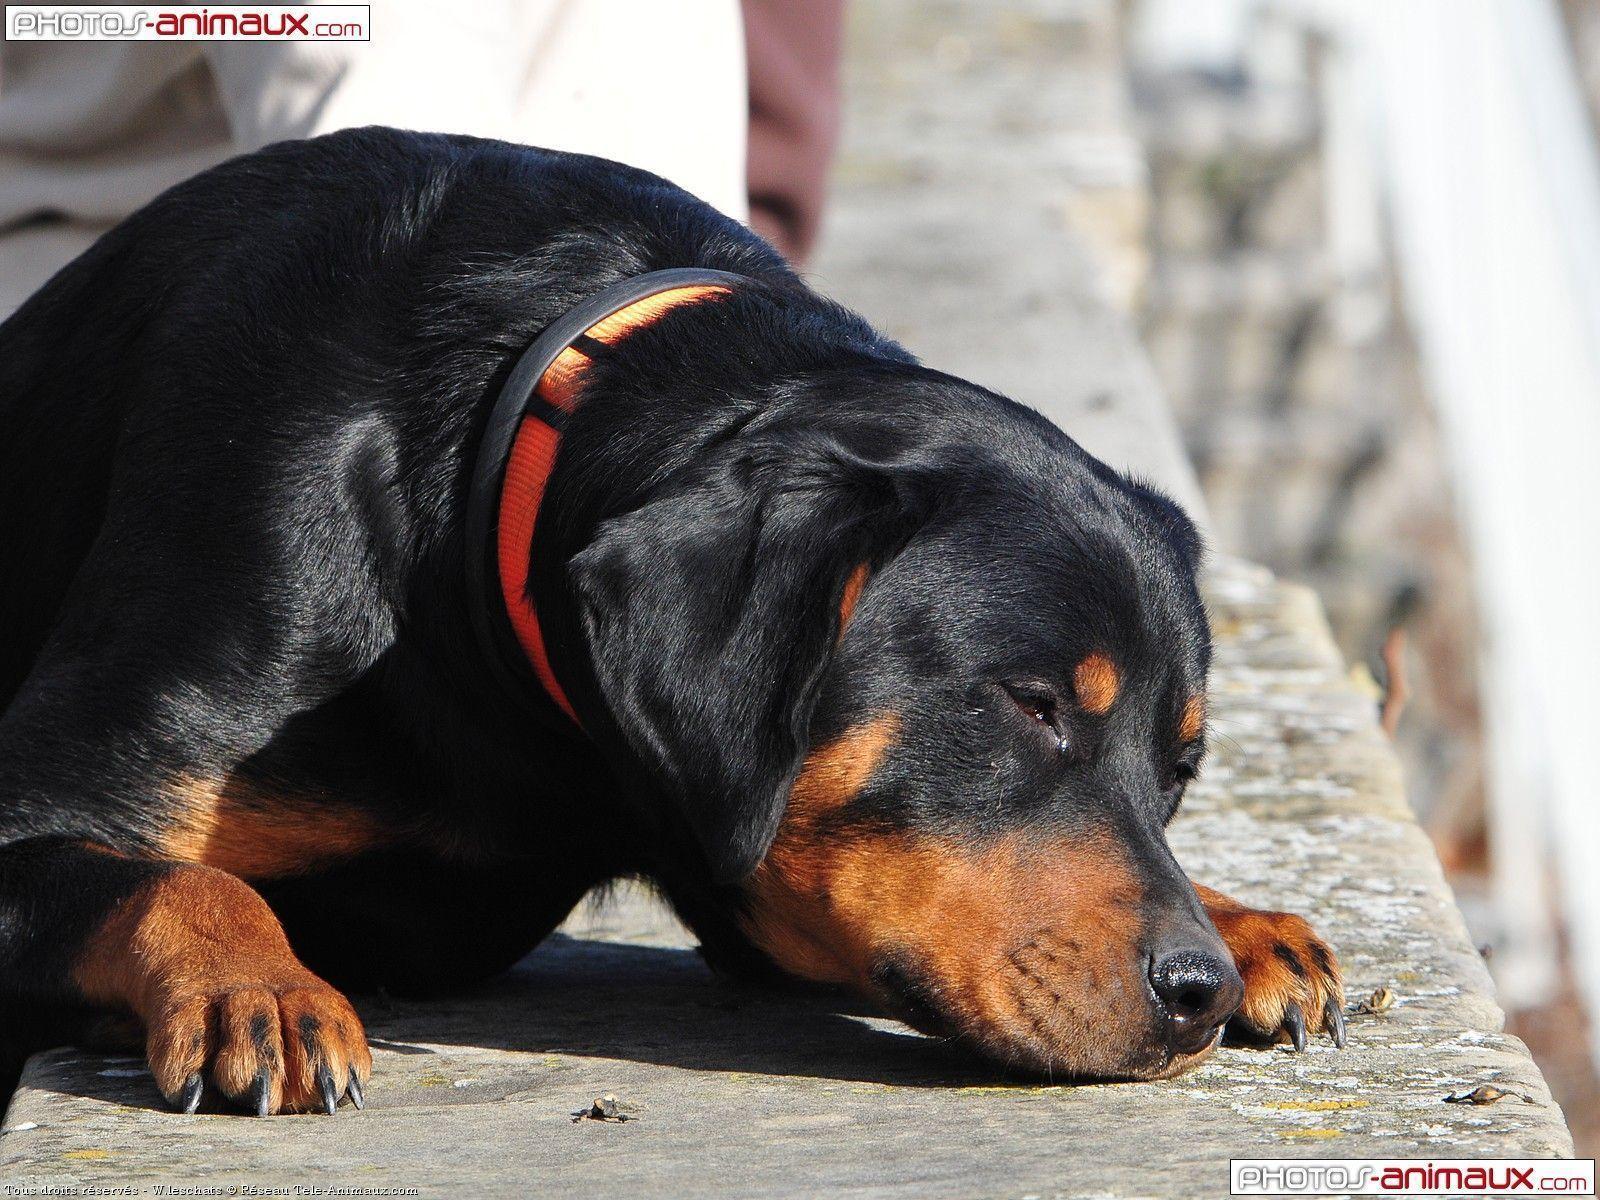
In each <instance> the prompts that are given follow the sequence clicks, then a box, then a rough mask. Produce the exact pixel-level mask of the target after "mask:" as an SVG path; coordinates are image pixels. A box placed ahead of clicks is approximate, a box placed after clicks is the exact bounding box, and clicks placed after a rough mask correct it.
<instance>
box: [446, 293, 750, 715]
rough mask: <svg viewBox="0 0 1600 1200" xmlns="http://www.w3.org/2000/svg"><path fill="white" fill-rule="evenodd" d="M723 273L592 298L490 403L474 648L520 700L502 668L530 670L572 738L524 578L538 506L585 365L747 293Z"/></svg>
mask: <svg viewBox="0 0 1600 1200" xmlns="http://www.w3.org/2000/svg"><path fill="white" fill-rule="evenodd" d="M748 282H749V280H747V279H746V278H745V277H744V276H742V275H733V274H730V273H728V272H726V271H711V270H699V269H693V268H686V269H681V270H671V271H652V272H650V273H649V274H647V275H640V276H638V277H636V278H634V279H629V280H625V281H624V282H622V283H620V284H617V285H615V286H613V287H609V288H606V289H605V290H603V291H601V292H598V293H596V294H595V295H594V296H591V297H590V298H589V299H588V300H585V301H584V302H583V303H581V304H579V305H578V306H576V307H575V308H573V309H571V310H569V311H568V312H567V313H565V314H564V315H563V316H561V317H559V318H557V319H556V320H555V321H553V322H552V323H551V324H550V325H549V326H548V327H547V328H546V329H545V331H544V332H543V333H541V334H540V335H539V336H538V337H537V338H536V339H534V342H533V344H532V345H531V346H529V347H528V349H527V350H526V351H524V352H523V354H522V357H521V358H519V359H518V360H517V364H516V366H515V367H513V368H512V370H511V374H510V375H509V376H508V377H507V379H506V384H505V387H504V388H502V389H501V391H500V396H499V398H498V399H497V400H496V401H495V405H494V409H493V410H492V412H491V414H490V417H489V422H488V425H487V426H486V427H485V429H484V434H483V441H482V442H481V443H480V445H479V447H478V459H477V463H476V465H475V468H474V470H473V476H472V492H471V496H470V498H469V500H468V506H467V555H466V558H467V586H468V589H469V591H468V597H469V599H468V603H469V606H470V608H471V611H472V620H473V626H474V628H475V629H476V630H477V633H478V640H479V642H480V644H481V645H482V646H483V647H484V649H485V650H486V651H487V652H488V654H489V657H490V661H491V662H493V663H494V664H495V667H496V670H497V671H498V672H499V673H500V675H501V676H502V677H503V679H504V681H505V682H506V683H507V684H508V685H509V686H511V687H512V688H514V689H516V690H517V692H518V694H519V695H522V694H525V691H526V681H525V678H524V679H523V680H522V681H521V682H519V681H518V679H517V678H516V677H517V675H518V671H517V670H516V669H514V668H513V667H512V666H511V663H510V662H509V661H508V659H510V658H513V657H515V658H520V659H521V660H522V661H523V662H525V663H526V664H527V665H528V666H529V667H531V668H532V670H533V674H534V676H535V678H536V679H537V680H538V682H539V686H540V687H541V688H542V689H543V690H544V693H545V695H546V696H548V697H549V698H550V700H551V701H552V702H553V703H554V704H555V706H556V707H557V708H559V709H560V710H561V711H562V712H563V713H565V714H566V715H567V717H568V719H569V720H571V721H572V723H573V724H574V725H576V726H577V727H578V728H579V729H580V730H581V729H582V728H583V726H582V723H581V722H580V721H579V720H578V714H577V712H576V710H574V708H573V707H572V702H571V701H570V700H568V699H567V694H566V692H565V691H564V690H563V689H562V687H561V683H560V681H559V680H557V679H556V675H555V671H554V670H553V669H552V667H551V666H550V656H549V653H548V652H547V650H546V648H545V641H544V632H543V630H542V629H541V628H540V625H539V613H538V610H537V608H536V607H535V605H534V603H533V599H532V597H531V596H530V595H529V592H528V571H529V567H530V556H531V552H532V548H533V534H534V530H535V529H536V528H537V526H538V522H539V506H540V503H541V502H542V501H543V499H544V493H545V487H546V486H547V485H548V484H549V482H550V475H551V472H552V471H554V470H555V465H556V455H557V454H558V453H559V451H560V449H561V433H562V430H563V428H564V427H565V425H566V423H567V419H568V418H569V417H570V416H571V414H572V413H573V412H574V411H575V410H576V409H577V406H578V401H579V399H580V397H581V395H582V391H583V379H584V375H585V373H586V372H587V370H588V367H589V365H590V364H591V363H592V362H593V361H594V360H595V359H596V358H598V357H600V356H601V355H603V354H605V353H606V351H607V349H608V348H609V347H611V346H614V345H616V344H617V343H618V342H620V341H622V340H623V339H624V338H626V337H627V336H628V335H629V334H632V333H635V332H637V331H638V330H640V329H643V328H645V327H646V326H647V325H651V324H653V323H654V322H656V321H657V320H659V319H660V318H661V317H662V316H664V315H665V314H666V313H668V312H670V311H672V310H673V309H674V308H677V307H679V306H680V305H683V304H689V303H694V302H697V301H700V300H703V299H705V298H707V297H708V296H714V295H725V294H727V293H728V292H730V291H732V290H733V288H734V287H735V285H738V284H744V283H748Z"/></svg>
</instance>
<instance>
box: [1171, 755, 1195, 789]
mask: <svg viewBox="0 0 1600 1200" xmlns="http://www.w3.org/2000/svg"><path fill="white" fill-rule="evenodd" d="M1199 774H1200V769H1199V767H1197V766H1195V764H1194V763H1190V762H1181V763H1178V764H1176V765H1175V766H1174V767H1173V768H1172V774H1171V775H1169V776H1168V777H1167V791H1169V792H1177V791H1182V790H1183V789H1184V788H1186V787H1188V786H1189V785H1190V784H1191V783H1193V782H1194V780H1195V776H1197V775H1199Z"/></svg>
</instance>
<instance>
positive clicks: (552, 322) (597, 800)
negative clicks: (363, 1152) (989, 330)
mask: <svg viewBox="0 0 1600 1200" xmlns="http://www.w3.org/2000/svg"><path fill="white" fill-rule="evenodd" d="M0 513H3V514H4V522H5V525H4V529H5V532H4V535H3V537H0V704H3V706H4V718H3V721H0V842H3V848H0V1006H3V1010H4V1011H3V1014H0V1016H3V1022H0V1026H3V1028H4V1029H5V1030H6V1031H7V1032H8V1034H9V1035H10V1036H11V1037H12V1038H13V1039H15V1040H18V1041H19V1042H20V1043H22V1044H39V1043H41V1042H43V1041H47V1040H52V1039H73V1038H79V1037H84V1036H87V1034H86V1032H85V1031H86V1030H87V1029H88V1028H89V1027H91V1026H93V1025H95V1024H98V1023H101V1022H105V1021H107V1020H114V1019H120V1020H122V1021H124V1022H128V1021H129V1019H130V1018H132V1019H136V1021H137V1024H138V1027H139V1029H140V1030H141V1036H142V1038H143V1040H144V1046H145V1050H146V1054H147V1057H148V1060H149V1064H150V1068H151V1070H152V1072H153V1074H154V1078H155V1081H156V1083H157V1085H158V1086H159V1087H160V1089H161V1091H162V1093H163V1094H164V1095H165V1097H166V1098H167V1100H168V1101H169V1102H170V1103H172V1104H173V1105H175V1106H177V1107H178V1108H181V1109H184V1110H187V1111H193V1110H194V1109H195V1108H196V1106H197V1105H198V1104H199V1102H200V1100H201V1098H202V1094H203V1093H205V1092H207V1091H208V1090H214V1091H215V1092H216V1093H218V1094H219V1095H220V1096H221V1097H223V1098H225V1100H226V1102H228V1103H230V1104H232V1105H236V1106H238V1107H241V1108H243V1109H245V1110H247V1111H251V1112H255V1113H260V1114H267V1113H274V1112H283V1111H300V1110H326V1111H328V1112H332V1111H333V1110H334V1109H335V1108H336V1107H337V1106H338V1105H339V1104H340V1103H341V1102H342V1101H343V1100H344V1099H345V1098H346V1097H348V1099H349V1100H350V1101H352V1102H354V1103H355V1104H357V1105H359V1104H360V1103H361V1102H362V1089H363V1087H364V1086H365V1085H366V1082H367V1079H368V1075H369V1073H370V1071H371V1063H372V1059H371V1055H370V1054H369V1052H368V1048H367V1045H366V1042H365V1038H364V1035H363V1032H362V1027H361V1022H360V1020H359V1019H358V1017H357V1015H356V1012H355V1010H354V1009H353V1008H352V1007H351V1005H350V1004H349V1002H348V1001H347V1000H346V998H345V996H344V994H343V993H342V992H341V991H339V990H336V987H335V985H338V986H339V987H344V988H372V987H379V986H382V987H386V988H389V989H393V990H395V991H397V992H402V991H403V992H408V993H419V992H429V991H434V990H440V989H448V988H451V987H460V986H462V985H464V984H467V983H469V982H471V981H475V980H479V979H482V978H483V977H485V976H487V975H490V974H492V973H494V972H499V971H501V970H503V969H504V968H506V967H507V966H508V965H509V964H511V963H513V962H515V961H516V960H517V959H518V958H520V957H521V956H522V955H524V954H525V953H526V952H527V951H528V950H529V949H530V948H531V947H533V946H534V945H536V944H537V943H538V942H539V941H540V940H541V939H542V938H543V937H545V936H546V935H547V934H548V933H549V932H550V931H551V929H553V928H554V927H555V926H556V924H557V923H558V922H559V921H561V919H562V918H563V917H564V916H565V915H566V914H567V913H568V912H569V910H571V909H572V908H573V906H574V904H575V903H576V902H577V901H578V900H579V898H580V897H582V896H583V895H584V894H585V893H586V892H588V891H589V890H590V889H591V888H593V887H595V886H596V885H598V884H602V883H604V882H606V881H608V880H613V879H617V878H619V877H639V878H643V879H646V880H649V881H651V882H652V883H653V884H655V885H656V886H657V887H658V888H659V889H660V891H661V892H662V893H663V894H664V895H665V896H666V897H667V898H668V899H669V900H670V902H671V903H672V904H673V905H674V906H675V907H676V909H677V911H678V912H679V913H680V914H681V915H682V916H683V918H684V919H685V920H686V921H687V923H688V924H689V925H690V926H691V927H692V928H693V930H694V931H695V932H696V934H697V935H698V936H699V938H700V939H701V941H702V943H703V946H704V949H705V953H706V956H707V958H708V959H709V960H710V961H711V962H712V963H713V965H715V966H717V967H719V968H721V969H724V970H727V971H730V972H735V973H739V974H741V975H746V976H756V977H759V976H763V975H766V976H771V977H774V978H789V979H800V980H807V981H814V982H819V983H824V984H834V985H845V986H847V987H849V988H853V989H855V990H856V991H858V992H859V993H862V994H864V995H865V996H866V997H869V998H870V999H871V1001H873V1002H875V1003H877V1004H879V1005H881V1006H882V1007H883V1008H884V1009H885V1010H887V1011H888V1012H890V1013H892V1014H895V1015H898V1016H900V1017H903V1018H904V1019H905V1020H906V1021H908V1022H909V1023H911V1024H912V1025H914V1026H916V1027H918V1028H921V1029H923V1030H927V1031H931V1032H936V1033H939V1034H942V1035H947V1036H949V1037H951V1038H952V1039H953V1040H955V1041H958V1042H960V1043H963V1044H965V1045H968V1046H970V1047H972V1048H973V1049H974V1050H975V1051H977V1052H978V1053H979V1054H981V1055H984V1056H987V1057H988V1058H989V1059H991V1060H993V1061H995V1062H996V1063H999V1064H1009V1065H1010V1066H1011V1067H1013V1068H1022V1069H1036V1070H1038V1071H1041V1072H1043V1071H1049V1072H1051V1073H1052V1074H1053V1075H1054V1076H1055V1077H1056V1078H1062V1077H1068V1076H1071V1077H1082V1078H1121V1079H1150V1078H1156V1077H1161V1076H1168V1075H1172V1074H1175V1073H1177V1072H1180V1071H1182V1070H1184V1069H1186V1068H1188V1067H1190V1066H1192V1065H1193V1064H1195V1063H1197V1062H1199V1061H1200V1060H1201V1059H1202V1058H1203V1057H1204V1056H1205V1055H1206V1054H1207V1053H1208V1052H1209V1051H1210V1050H1211V1048H1212V1047H1213V1046H1215V1045H1216V1044H1217V1042H1218V1040H1219V1039H1220V1037H1221V1036H1222V1032H1223V1029H1224V1027H1225V1026H1227V1027H1229V1028H1231V1029H1233V1030H1237V1031H1242V1032H1243V1033H1245V1034H1247V1035H1251V1036H1254V1037H1256V1038H1260V1039H1265V1040H1268V1041H1273V1040H1280V1041H1281V1040H1292V1041H1294V1042H1295V1043H1296V1044H1297V1046H1300V1047H1303V1046H1304V1045H1305V1041H1306V1037H1307V1033H1308V1031H1310V1032H1317V1031H1326V1032H1327V1033H1328V1034H1329V1035H1330V1036H1331V1037H1332V1038H1333V1039H1334V1040H1335V1041H1336V1042H1339V1043H1341V1044H1342V1042H1343V1037H1344V1033H1343V1025H1342V1021H1341V1017H1340V1004H1341V991H1340V981H1339V973H1338V968H1337V965H1336V962H1335V959H1334V956H1333V954H1332V953H1331V951H1330V950H1329V948H1328V946H1327V945H1325V944H1324V943H1323V941H1321V940H1320V939H1319V938H1318V937H1317V936H1316V935H1315V934H1314V933H1313V932H1312V930H1311V929H1310V928H1309V927H1308V926H1307V924H1306V923H1305V922H1304V921H1303V920H1301V919H1300V918H1299V917H1296V916H1291V915H1287V914H1283V913H1275V912H1262V911H1255V910H1252V909H1249V908H1247V907H1245V906H1243V905H1241V904H1238V903H1235V902H1233V901H1231V900H1229V899H1227V898H1226V897H1224V896H1221V895H1218V894H1217V893H1215V892H1212V891H1210V890H1209V889H1207V888H1204V887H1196V886H1194V885H1192V884H1191V883H1190V882H1189V880H1188V879H1187V878H1186V877H1185V875H1184V873H1183V872H1182V870H1180V868H1179V867H1178V864H1177V863H1176V862H1175V861H1174V859H1173V856H1172V854H1171V852H1170V851H1169V850H1168V847H1167V844H1166V840H1165V835H1164V827H1165V826H1166V824H1167V823H1168V821H1170V819H1171V818H1172V815H1173V813H1174V811H1175V810H1176V809H1177V807H1178V804H1179V802H1180V801H1181V799H1182V797H1183V793H1184V787H1185V785H1186V784H1187V783H1188V782H1189V781H1190V780H1191V779H1193V778H1194V775H1195V772H1196V771H1197V770H1198V769H1199V766H1200V761H1201V756H1202V753H1203V750H1204V745H1205V736H1206V698H1205V697H1206V675H1207V666H1208V660H1209V657H1210V642H1209V631H1208V627H1207V623H1206V618H1205V614H1204V611H1203V609H1202V606H1201V601H1200V598H1199V596H1198V594H1197V592H1196V586H1195V574H1196V566H1197V562H1198V560H1199V558H1200V553H1201V547H1200V541H1199V538H1198V537H1197V535H1196V531H1195V528H1194V526H1193V525H1192V524H1191V522H1190V521H1189V520H1188V518H1187V517H1186V516H1185V515H1184V513H1183V512H1182V511H1181V510H1180V509H1179V508H1178V507H1177V506H1176V505H1175V504H1174V503H1173V502H1172V501H1171V500H1169V499H1167V498H1166V497H1164V496H1163V495H1161V494H1160V493H1158V492H1157V491H1155V490H1154V489H1152V488H1150V487H1148V486H1145V485H1144V484H1142V483H1139V482H1137V481H1135V480H1133V479H1130V478H1128V477H1126V476H1124V475H1122V474H1119V473H1118V472H1116V471H1114V470H1112V469H1110V468H1109V467H1107V466H1105V465H1104V464H1102V463H1100V462H1098V461H1096V460H1095V459H1094V458H1092V457H1090V456H1089V455H1088V454H1087V453H1085V452H1084V451H1083V450H1082V449H1081V448H1080V447H1079V446H1078V445H1077V444H1076V443H1075V442H1074V441H1073V440H1072V439H1071V438H1070V437H1068V436H1067V435H1066V434H1065V433H1063V432H1062V431H1061V430H1059V429H1058V428H1056V427H1055V426H1054V425H1052V424H1051V423H1050V422H1049V421H1047V420H1046V419H1044V418H1043V417H1042V416H1040V415H1039V414H1038V413H1036V412H1033V411H1031V410H1029V409H1027V408H1024V407H1022V406H1021V405H1018V404H1016V403H1013V402H1012V401H1009V400H1007V399H1005V398H1003V397H1001V396H997V395H995V394H993V393H991V392H988V391H985V390H984V389H983V388H981V387H977V386H975V385H973V384H970V383H966V382H963V381H962V380H959V379H955V378H951V377H950V376H948V375H943V374H940V373H939V372H937V371H933V370H929V369H927V368H924V367H922V366H920V365H918V363H917V362H916V361H915V360H914V359H913V358H912V357H911V356H910V355H909V354H908V353H907V352H906V351H905V350H903V349H901V348H900V347H899V346H898V345H895V344H894V343H893V342H891V341H888V340H886V339H885V338H883V337H882V336H880V335H879V334H877V333H875V332H874V331H873V330H872V328H871V327H870V326H868V325H867V324H866V323H865V322H864V321H862V320H861V319H860V318H858V317H857V316H855V315H853V314H851V313H850V312H847V311H845V310H844V309H842V308H840V307H839V306H837V305H835V304H833V303H830V302H829V301H827V300H825V299H822V298H820V297H819V296H817V295H816V294H814V293H813V292H812V291H810V290H809V289H808V288H807V287H806V286H805V284H803V283H802V282H801V280H800V279H799V278H798V277H797V276H796V275H795V274H794V273H793V272H792V271H791V270H790V269H789V267H788V266H787V265H786V264H785V263H784V262H783V260H782V259H781V258H780V257H779V256H778V255H777V253H776V252H774V251H773V250H772V249H771V248H770V247H768V246H767V245H766V244H765V243H764V242H762V241H761V240H760V239H759V238H758V237H756V236H754V235H753V234H751V233H750V232H749V231H748V230H747V229H745V228H743V227H742V226H740V225H739V224H738V223H737V222H735V221H732V220H730V219H728V218H726V217H723V216H722V215H720V214H718V213H717V212H715V211H713V210H712V209H711V208H709V207H708V206H706V205H705V204H702V203H700V202H699V201H697V200H695V199H694V198H693V197H691V196H689V195H687V194H686V193H684V192H683V191H681V190H679V189H677V188H675V187H673V186H671V185H670V184H668V183H666V182H665V181H663V180H661V179H659V178H656V177H654V176H652V175H649V174H646V173H643V172H640V171H636V170H632V169H630V168H627V167H623V166H619V165H617V164H615V163H611V162H606V161H602V160H599V159H594V158H587V157H582V156H577V155H571V154H557V153H550V152H546V151H542V150H536V149H529V148H527V147H523V146H515V145H509V144H505V143H501V142H495V141H485V140H479V139H475V138H469V137H454V136H442V135H440V136H435V135H419V134H414V133H405V132H398V131H394V130H386V129H364V130H356V131H347V132H342V133H337V134H332V135H329V136H326V137H321V138H317V139H314V140H311V141H304V142H294V143H284V144H281V145H276V146H272V147H268V148H267V149H265V150H262V151H260V152H259V153H255V154H250V155H246V156H244V157H241V158H237V159H234V160H232V161H230V162H228V163H225V164H223V165H221V166H219V167H217V168H215V169H213V170H210V171H207V172H206V173H204V174H202V175H200V176H198V177H196V178H194V179H192V180H190V181H188V182H186V183H184V184H182V185H181V186H179V187H176V188H174V189H172V190H171V191H169V192H167V193H166V194H164V195H163V196H161V197H159V198H158V199H157V200H155V201H154V202H153V203H151V204H150V205H149V206H148V207H146V208H145V209H143V210H142V211H140V212H138V213H136V214H135V215H134V216H132V217H130V218H129V219H128V220H126V221H125V222H123V223H122V224H121V225H119V226H118V227H117V228H115V229H113V230H111V231H110V232H109V233H107V234H106V235H105V236H104V237H102V238H101V239H100V240H99V241H98V242H97V243H96V244H95V245H94V246H93V247H92V248H91V249H90V250H89V251H87V252H86V253H85V254H84V255H82V256H81V257H80V258H78V259H77V260H76V261H74V262H72V263H70V264H69V265H68V266H66V267H65V268H63V269H62V270H61V272H60V273H59V274H57V275H56V276H55V277H54V278H53V279H52V280H51V281H50V282H49V283H47V284H46V285H45V286H44V287H43V288H42V289H41V290H40V291H39V292H38V293H37V294H36V295H35V296H34V297H33V298H32V299H31V300H29V302H28V303H27V304H26V305H24V306H23V308H22V309H21V310H19V311H18V312H17V313H16V314H15V315H14V316H12V317H11V318H10V319H9V320H8V321H7V322H6V323H5V324H4V325H3V326H0ZM325 981H327V982H325ZM119 1014H120V1017H119V1016H118V1015H119ZM797 1052H798V1051H797Z"/></svg>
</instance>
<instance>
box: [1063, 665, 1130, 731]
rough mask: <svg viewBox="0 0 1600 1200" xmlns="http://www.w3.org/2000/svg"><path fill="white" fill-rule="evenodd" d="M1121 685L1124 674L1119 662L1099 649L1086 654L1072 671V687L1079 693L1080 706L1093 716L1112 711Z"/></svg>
mask: <svg viewBox="0 0 1600 1200" xmlns="http://www.w3.org/2000/svg"><path fill="white" fill-rule="evenodd" d="M1121 686H1122V676H1121V674H1120V673H1119V672H1118V671H1117V664H1116V663H1114V662H1112V661H1111V659H1110V658H1109V657H1107V656H1106V655H1105V654H1104V653H1102V652H1101V651H1099V650H1096V651H1094V652H1093V653H1091V654H1088V655H1085V656H1084V659H1083V661H1082V662H1080V663H1079V664H1078V666H1077V668H1076V669H1075V670H1074V671H1073V672H1072V689H1073V691H1074V692H1076V693H1077V696H1078V706H1079V707H1080V708H1082V709H1083V711H1084V712H1086V713H1089V714H1090V715H1092V716H1096V717H1098V716H1102V715H1104V714H1105V713H1108V712H1110V711H1111V706H1112V705H1113V704H1115V703H1116V702H1117V690H1118V689H1119V688H1120V687H1121Z"/></svg>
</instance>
